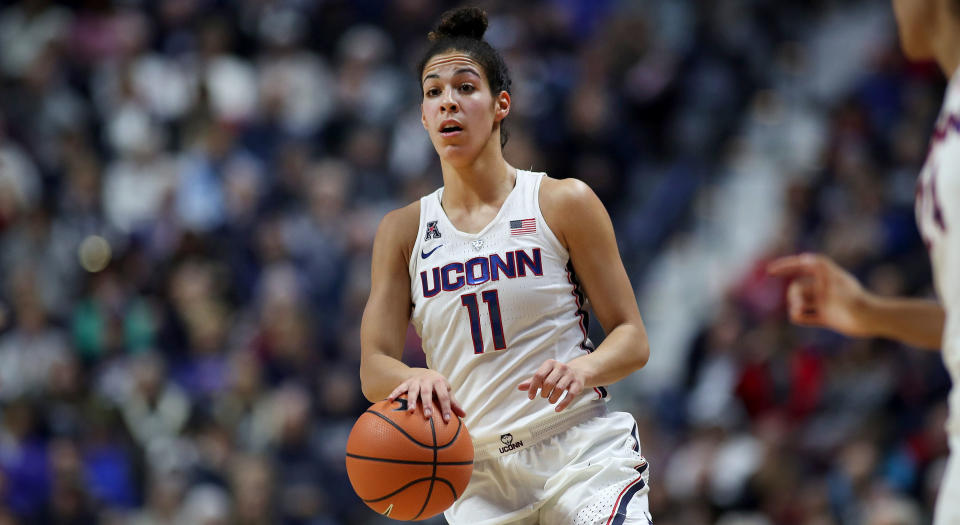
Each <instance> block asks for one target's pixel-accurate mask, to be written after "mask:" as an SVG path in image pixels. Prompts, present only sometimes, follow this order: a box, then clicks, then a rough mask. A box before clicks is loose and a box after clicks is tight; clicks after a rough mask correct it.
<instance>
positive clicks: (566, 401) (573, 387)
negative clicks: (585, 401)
mask: <svg viewBox="0 0 960 525" xmlns="http://www.w3.org/2000/svg"><path fill="white" fill-rule="evenodd" d="M566 392H567V393H566V395H565V396H563V399H562V400H561V401H560V403H558V404H557V408H555V409H554V410H556V411H557V412H560V411H561V410H563V409H564V408H567V407H568V406H569V405H570V403H572V402H573V400H574V399H576V398H577V396H579V395H580V393H581V392H583V384H582V383H580V382H579V381H574V382H572V383H571V384H570V386H569V387H567V390H566Z"/></svg>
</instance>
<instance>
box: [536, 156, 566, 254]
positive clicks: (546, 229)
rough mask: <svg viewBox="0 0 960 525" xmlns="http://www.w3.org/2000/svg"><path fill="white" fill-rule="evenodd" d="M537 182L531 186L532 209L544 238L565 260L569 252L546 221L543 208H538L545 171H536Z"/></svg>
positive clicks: (545, 175) (545, 176)
mask: <svg viewBox="0 0 960 525" xmlns="http://www.w3.org/2000/svg"><path fill="white" fill-rule="evenodd" d="M536 175H537V182H536V183H535V184H534V188H533V204H534V209H536V211H537V220H538V221H540V223H541V224H543V236H544V238H546V240H547V242H549V243H550V244H551V245H552V246H553V248H554V249H555V250H557V253H558V254H561V255H564V256H565V257H566V258H567V260H569V259H570V253H569V252H567V249H566V248H565V247H564V246H563V243H562V242H560V238H559V237H557V235H556V234H555V233H553V228H551V227H550V224H549V223H547V219H546V218H545V217H544V216H543V210H541V209H540V185H541V184H542V183H543V179H545V178H547V174H546V173H537V174H536Z"/></svg>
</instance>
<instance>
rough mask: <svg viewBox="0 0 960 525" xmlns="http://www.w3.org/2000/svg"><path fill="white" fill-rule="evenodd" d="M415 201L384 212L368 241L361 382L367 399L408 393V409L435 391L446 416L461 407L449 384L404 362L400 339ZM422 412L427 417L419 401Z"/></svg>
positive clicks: (406, 313)
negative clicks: (369, 256) (367, 293)
mask: <svg viewBox="0 0 960 525" xmlns="http://www.w3.org/2000/svg"><path fill="white" fill-rule="evenodd" d="M419 217H420V203H419V202H415V203H413V204H411V205H409V206H406V207H404V208H401V209H399V210H394V211H392V212H390V213H388V214H387V215H386V216H385V217H384V218H383V220H382V221H381V222H380V227H379V228H378V229H377V235H376V237H375V239H374V241H373V259H372V262H371V279H370V297H369V298H368V299H367V304H366V307H365V308H364V309H363V319H362V321H361V324H360V383H361V388H362V389H363V395H364V396H366V398H367V399H368V400H369V401H371V402H377V401H380V400H382V399H390V400H393V399H396V398H397V397H399V396H401V395H406V396H407V401H408V403H407V407H408V410H409V411H410V412H413V411H414V410H416V407H417V402H418V400H429V399H432V398H434V397H436V399H437V401H438V402H439V405H440V410H441V413H442V415H443V417H444V419H445V420H449V418H450V413H451V410H452V411H453V412H454V413H456V414H457V415H459V416H463V415H465V414H464V412H463V409H462V408H461V407H460V405H459V404H458V403H457V401H456V400H455V399H454V398H453V395H452V393H451V388H450V384H449V383H448V382H447V380H446V378H444V377H443V376H441V375H440V374H439V373H437V372H435V371H433V370H430V369H427V368H413V367H410V366H407V365H406V364H404V362H403V361H402V360H401V359H402V357H403V345H404V341H405V340H406V335H407V326H408V325H409V323H410V308H411V304H412V303H411V298H410V273H409V270H408V263H409V257H410V252H411V250H412V249H413V241H414V240H415V239H416V236H417V227H418V225H419V220H420V219H419ZM423 413H424V417H430V409H429V403H424V412H423Z"/></svg>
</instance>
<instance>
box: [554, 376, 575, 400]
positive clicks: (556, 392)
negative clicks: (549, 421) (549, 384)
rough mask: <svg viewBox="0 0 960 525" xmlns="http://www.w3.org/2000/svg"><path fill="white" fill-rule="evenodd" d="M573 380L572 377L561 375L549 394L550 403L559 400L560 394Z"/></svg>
mask: <svg viewBox="0 0 960 525" xmlns="http://www.w3.org/2000/svg"><path fill="white" fill-rule="evenodd" d="M572 382H573V378H570V377H563V378H561V379H560V380H559V381H557V386H556V387H555V388H554V389H553V393H551V394H550V403H551V404H553V403H556V402H557V401H559V400H560V396H562V395H563V393H564V392H566V391H567V389H568V388H570V383H572Z"/></svg>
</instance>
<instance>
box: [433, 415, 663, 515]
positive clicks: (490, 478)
mask: <svg viewBox="0 0 960 525" xmlns="http://www.w3.org/2000/svg"><path fill="white" fill-rule="evenodd" d="M514 434H518V435H519V433H516V432H515V433H514ZM508 435H509V434H504V436H508ZM507 439H508V440H509V438H507ZM534 439H536V438H534ZM513 443H514V444H515V443H516V441H513ZM504 448H507V449H509V448H510V447H509V446H506V447H504ZM478 457H479V455H478ZM648 479H649V469H648V468H647V462H646V460H645V459H644V458H643V456H642V455H641V454H640V443H639V441H638V438H637V424H636V421H634V419H633V416H631V415H630V414H627V413H625V412H612V413H606V412H605V411H604V413H603V414H602V415H597V416H592V417H590V418H589V419H586V421H584V422H582V423H579V424H577V425H575V426H572V427H570V428H568V429H566V430H563V431H562V432H559V433H557V434H556V435H553V436H551V437H547V438H545V439H541V440H539V441H537V442H536V443H534V444H532V445H530V446H523V447H520V448H517V449H516V450H510V451H509V453H504V454H503V455H500V456H499V457H492V458H490V457H488V458H487V459H480V460H479V461H476V462H475V463H474V465H473V476H472V477H471V478H470V484H469V485H468V486H467V488H466V490H465V491H464V493H463V495H462V496H461V497H460V498H459V499H458V500H457V501H456V502H455V503H454V504H453V506H452V507H451V508H450V509H448V510H447V511H446V512H445V513H444V516H445V517H446V518H447V521H449V523H451V524H452V525H494V524H498V525H499V524H511V525H533V524H540V525H650V524H651V523H652V518H651V517H650V512H649V509H648V504H647V493H648V492H649V486H648Z"/></svg>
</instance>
